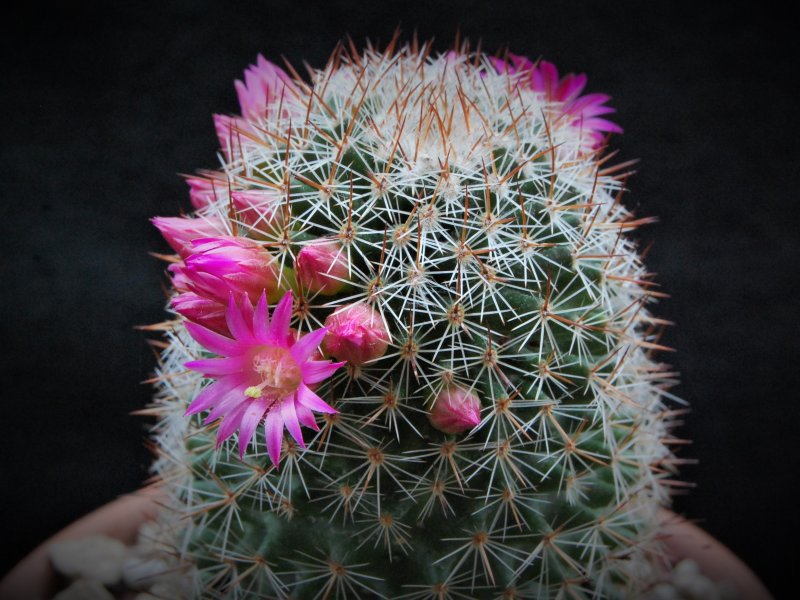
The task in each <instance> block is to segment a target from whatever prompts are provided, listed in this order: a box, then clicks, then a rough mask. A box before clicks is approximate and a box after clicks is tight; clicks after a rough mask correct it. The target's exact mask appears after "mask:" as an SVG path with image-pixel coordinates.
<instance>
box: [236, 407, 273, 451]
mask: <svg viewBox="0 0 800 600" xmlns="http://www.w3.org/2000/svg"><path fill="white" fill-rule="evenodd" d="M268 408H269V400H267V399H266V398H257V399H255V400H253V401H252V402H251V403H250V404H249V405H248V406H247V408H246V409H245V411H244V414H243V415H242V423H241V426H240V428H239V458H244V451H245V450H247V447H248V446H249V445H250V440H251V439H252V438H253V433H254V432H255V430H256V428H257V427H258V424H259V423H260V422H261V419H263V418H264V413H266V412H267V409H268Z"/></svg>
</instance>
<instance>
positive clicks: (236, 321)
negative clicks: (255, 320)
mask: <svg viewBox="0 0 800 600" xmlns="http://www.w3.org/2000/svg"><path fill="white" fill-rule="evenodd" d="M240 300H241V306H238V305H237V303H236V299H235V297H234V294H233V292H231V294H230V298H229V300H228V310H226V311H225V319H226V321H227V322H228V328H229V329H230V330H231V334H232V335H233V337H235V338H236V341H237V342H238V343H239V344H245V345H248V346H252V345H254V344H257V343H258V340H256V338H255V337H254V336H253V332H252V330H251V329H250V325H249V324H248V323H247V321H246V316H245V314H246V313H245V314H243V309H242V307H243V306H245V305H247V304H249V303H250V300H249V299H247V297H246V295H245V297H244V298H241V299H240ZM251 310H252V309H251Z"/></svg>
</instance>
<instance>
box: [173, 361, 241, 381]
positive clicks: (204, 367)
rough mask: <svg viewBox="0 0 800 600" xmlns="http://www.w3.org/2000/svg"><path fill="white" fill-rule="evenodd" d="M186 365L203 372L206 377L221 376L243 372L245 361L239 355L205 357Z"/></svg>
mask: <svg viewBox="0 0 800 600" xmlns="http://www.w3.org/2000/svg"><path fill="white" fill-rule="evenodd" d="M185 366H186V367H187V368H189V369H191V370H192V371H198V372H200V373H202V374H203V376H204V377H219V376H221V375H232V374H233V373H239V372H241V371H242V369H243V368H244V366H245V362H244V361H243V360H242V358H240V357H238V356H234V357H232V358H203V359H201V360H192V361H189V362H187V363H186V365H185Z"/></svg>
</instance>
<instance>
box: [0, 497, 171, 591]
mask: <svg viewBox="0 0 800 600" xmlns="http://www.w3.org/2000/svg"><path fill="white" fill-rule="evenodd" d="M160 499H161V493H160V490H158V489H157V488H144V489H142V490H139V491H136V492H134V493H132V494H127V495H125V496H121V497H120V498H118V499H116V500H114V501H113V502H110V503H108V504H106V505H105V506H102V507H100V508H98V509H97V510H95V511H93V512H91V513H89V514H88V515H86V516H85V517H82V518H81V519H79V520H77V521H75V522H74V523H72V524H71V525H69V526H68V527H66V528H65V529H63V530H61V531H60V532H58V533H57V534H55V535H54V536H53V537H51V538H49V539H48V540H46V541H45V542H43V543H42V544H40V545H39V546H38V547H37V548H36V549H35V550H34V551H33V552H31V553H30V554H29V555H28V556H26V557H25V558H24V559H22V561H20V562H19V563H18V564H17V565H16V566H15V567H14V568H13V569H11V571H9V573H8V574H7V575H6V576H5V577H4V578H3V580H2V581H0V600H45V599H46V598H51V597H52V596H53V595H54V594H55V593H56V592H57V591H58V585H59V582H60V581H61V578H60V576H59V575H58V573H56V571H55V570H54V569H53V567H52V565H51V564H50V557H49V554H48V547H49V546H50V544H52V543H53V542H59V541H64V540H74V539H79V538H84V537H89V536H92V535H98V534H102V535H106V536H109V537H113V538H116V539H118V540H120V541H121V542H123V543H125V544H133V543H134V542H135V541H136V534H137V532H138V530H139V526H140V525H141V524H142V523H143V522H145V521H147V520H151V519H153V518H154V517H155V515H156V514H157V513H158V510H159V506H160V505H159V501H160Z"/></svg>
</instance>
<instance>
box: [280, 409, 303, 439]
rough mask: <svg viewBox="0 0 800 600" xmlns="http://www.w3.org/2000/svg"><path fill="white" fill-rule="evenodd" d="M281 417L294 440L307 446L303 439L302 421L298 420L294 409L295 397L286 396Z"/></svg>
mask: <svg viewBox="0 0 800 600" xmlns="http://www.w3.org/2000/svg"><path fill="white" fill-rule="evenodd" d="M280 411H281V419H283V424H284V425H285V426H286V429H287V431H288V432H289V433H290V434H291V435H292V437H293V438H294V440H295V441H296V442H297V443H298V444H300V446H301V447H303V448H305V447H306V443H305V442H304V441H303V432H302V431H300V422H299V421H298V420H297V413H296V412H295V409H294V398H293V397H291V396H290V397H288V398H284V399H283V401H282V402H281V403H280Z"/></svg>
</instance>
